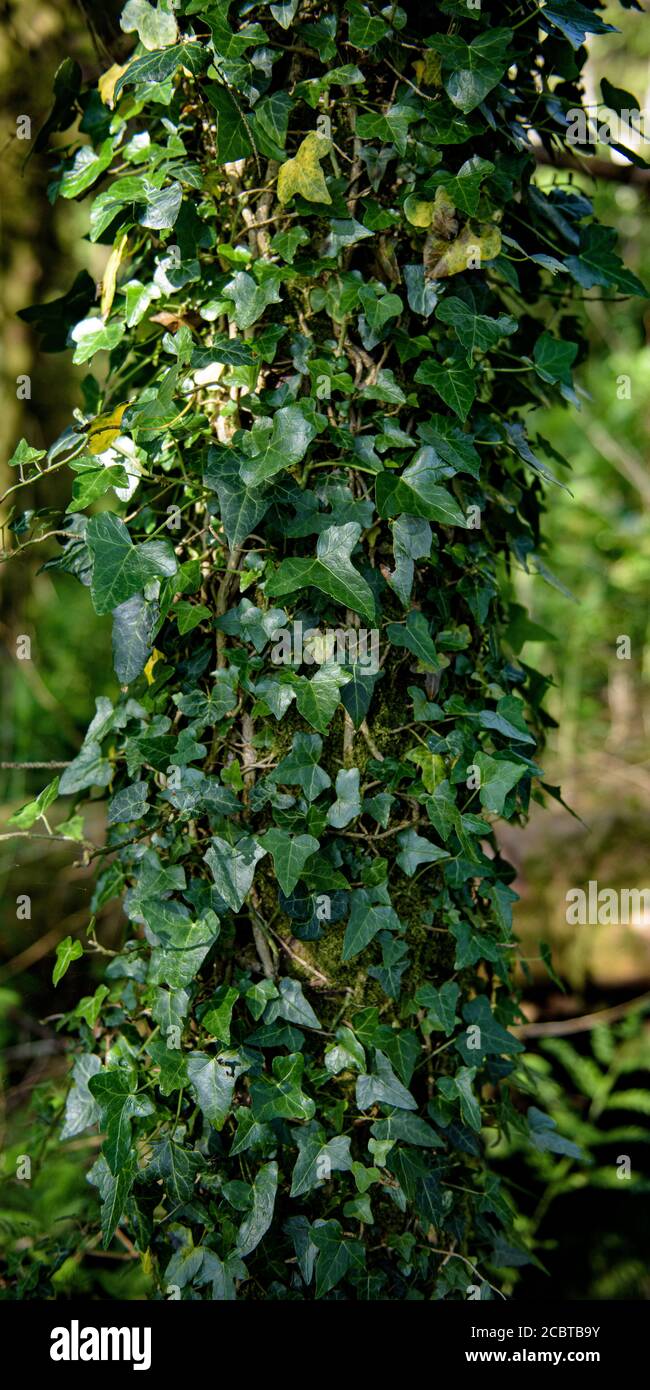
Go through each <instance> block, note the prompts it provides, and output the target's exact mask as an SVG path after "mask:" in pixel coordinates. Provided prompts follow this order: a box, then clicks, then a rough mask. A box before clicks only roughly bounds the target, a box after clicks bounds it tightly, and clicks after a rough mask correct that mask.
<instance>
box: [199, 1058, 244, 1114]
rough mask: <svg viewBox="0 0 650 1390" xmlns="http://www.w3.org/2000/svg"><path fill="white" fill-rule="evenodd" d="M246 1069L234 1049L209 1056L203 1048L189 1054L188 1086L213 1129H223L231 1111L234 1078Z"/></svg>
mask: <svg viewBox="0 0 650 1390" xmlns="http://www.w3.org/2000/svg"><path fill="white" fill-rule="evenodd" d="M245 1070H246V1068H245V1065H244V1063H243V1062H242V1061H241V1059H240V1057H239V1055H238V1053H236V1052H235V1053H232V1054H229V1053H225V1052H222V1053H220V1054H219V1056H217V1057H208V1054H207V1053H206V1052H190V1053H189V1054H188V1058H187V1075H188V1077H189V1082H190V1090H191V1091H192V1094H193V1096H194V1097H195V1099H196V1103H197V1105H198V1106H199V1107H200V1109H201V1113H202V1114H203V1115H204V1116H205V1118H206V1120H207V1121H208V1124H211V1125H214V1127H215V1129H223V1126H224V1125H225V1123H226V1119H227V1117H228V1114H229V1113H230V1107H231V1104H232V1098H233V1095H234V1091H235V1082H236V1080H237V1077H238V1076H241V1074H242V1072H244V1071H245Z"/></svg>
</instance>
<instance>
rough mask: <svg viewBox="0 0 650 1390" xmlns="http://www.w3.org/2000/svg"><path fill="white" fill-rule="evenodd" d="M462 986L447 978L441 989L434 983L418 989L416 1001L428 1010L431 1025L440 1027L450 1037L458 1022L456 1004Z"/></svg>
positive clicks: (428, 1019)
mask: <svg viewBox="0 0 650 1390" xmlns="http://www.w3.org/2000/svg"><path fill="white" fill-rule="evenodd" d="M459 995H460V988H459V986H458V985H457V984H456V981H455V980H446V981H445V983H444V985H441V986H440V988H439V989H436V988H434V986H433V985H421V986H420V988H419V989H418V990H417V991H416V995H415V1002H416V1004H419V1005H420V1007H421V1008H423V1009H426V1011H427V1023H428V1024H429V1027H431V1028H435V1029H440V1031H441V1032H443V1033H444V1034H445V1037H447V1038H448V1037H449V1036H450V1034H451V1033H453V1031H454V1028H455V1027H456V1024H457V1022H458V1018H457V1015H456V1005H457V1003H458V998H459Z"/></svg>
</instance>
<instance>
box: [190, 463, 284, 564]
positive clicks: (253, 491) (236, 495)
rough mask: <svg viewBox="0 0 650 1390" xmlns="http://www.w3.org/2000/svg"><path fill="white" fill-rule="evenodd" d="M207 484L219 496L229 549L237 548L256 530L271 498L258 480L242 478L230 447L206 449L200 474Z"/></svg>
mask: <svg viewBox="0 0 650 1390" xmlns="http://www.w3.org/2000/svg"><path fill="white" fill-rule="evenodd" d="M203 481H204V483H205V485H206V487H209V488H212V489H214V491H215V492H216V494H217V497H218V498H219V510H220V512H221V520H222V522H223V528H224V531H225V533H226V536H227V539H228V545H229V546H230V547H231V549H233V550H234V549H236V548H237V547H238V546H240V545H241V544H242V541H245V540H246V539H247V538H248V536H250V534H251V531H254V530H255V527H256V526H257V524H258V522H259V521H261V519H262V517H263V516H264V515H265V514H266V512H267V511H268V509H269V506H270V498H268V497H267V496H266V494H265V491H264V488H262V487H260V486H259V483H255V484H251V485H249V484H247V483H245V482H243V481H242V478H241V475H240V472H239V462H238V460H237V459H236V458H233V450H232V449H226V448H218V447H214V448H211V449H209V450H208V468H207V471H206V473H204V475H203Z"/></svg>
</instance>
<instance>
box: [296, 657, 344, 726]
mask: <svg viewBox="0 0 650 1390" xmlns="http://www.w3.org/2000/svg"><path fill="white" fill-rule="evenodd" d="M344 680H345V676H344V675H343V672H342V671H341V668H340V666H331V665H327V666H320V667H319V669H318V671H317V672H316V675H315V676H312V678H311V680H308V679H307V677H301V683H300V685H299V687H298V690H297V693H296V706H297V708H298V711H299V713H300V714H302V715H303V717H304V718H305V719H306V720H307V722H308V723H309V724H311V726H312V728H313V729H318V730H319V732H320V733H322V734H324V733H326V732H327V729H328V727H329V725H330V724H331V722H332V719H333V718H334V715H335V714H336V710H337V707H338V703H339V690H340V687H341V684H342V682H343V681H344Z"/></svg>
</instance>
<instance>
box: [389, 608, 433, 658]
mask: <svg viewBox="0 0 650 1390" xmlns="http://www.w3.org/2000/svg"><path fill="white" fill-rule="evenodd" d="M386 636H387V638H388V640H389V642H390V643H391V644H392V646H393V647H405V648H406V650H407V651H409V652H412V653H413V655H414V656H417V658H418V660H419V661H420V662H421V663H422V665H423V666H424V667H425V669H426V670H427V671H439V670H440V662H439V660H438V653H437V652H436V649H435V646H434V643H433V639H432V637H431V633H430V632H429V624H428V622H427V620H426V618H425V616H424V614H423V613H420V612H419V611H418V610H417V609H415V608H414V609H413V610H412V611H411V612H410V613H409V615H408V618H407V619H406V622H405V623H388V626H387V628H386Z"/></svg>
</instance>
